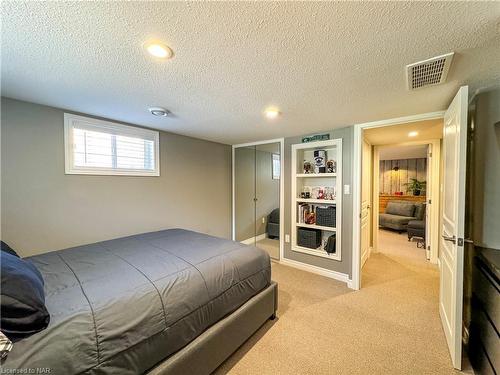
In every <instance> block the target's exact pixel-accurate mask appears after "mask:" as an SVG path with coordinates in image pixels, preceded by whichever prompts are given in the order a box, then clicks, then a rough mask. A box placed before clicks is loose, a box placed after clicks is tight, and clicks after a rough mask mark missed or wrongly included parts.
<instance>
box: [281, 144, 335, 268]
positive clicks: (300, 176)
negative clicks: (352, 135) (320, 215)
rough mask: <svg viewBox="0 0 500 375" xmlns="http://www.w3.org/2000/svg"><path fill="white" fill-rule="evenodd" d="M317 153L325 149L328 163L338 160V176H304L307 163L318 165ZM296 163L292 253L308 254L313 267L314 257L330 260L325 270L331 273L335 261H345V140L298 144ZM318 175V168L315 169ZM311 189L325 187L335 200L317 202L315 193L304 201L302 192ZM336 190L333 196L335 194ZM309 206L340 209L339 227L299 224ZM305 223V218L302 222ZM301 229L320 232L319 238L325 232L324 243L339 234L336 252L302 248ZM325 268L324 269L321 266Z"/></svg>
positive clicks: (293, 165) (293, 169)
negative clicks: (316, 163) (343, 242)
mask: <svg viewBox="0 0 500 375" xmlns="http://www.w3.org/2000/svg"><path fill="white" fill-rule="evenodd" d="M315 150H324V151H326V155H325V158H326V160H334V161H336V163H337V165H336V167H337V169H336V170H335V172H336V173H303V172H304V169H303V167H304V161H305V160H306V161H309V162H310V163H311V165H313V164H314V162H313V160H314V151H315ZM291 156H292V160H291V172H292V180H291V183H292V184H291V199H290V201H289V202H290V204H291V207H290V208H291V215H290V224H289V225H290V226H291V228H292V230H291V233H290V236H291V241H290V242H291V250H292V251H297V252H300V253H303V254H306V255H305V256H303V257H302V259H303V260H304V262H305V263H308V264H311V263H314V259H312V256H316V257H321V258H323V259H329V260H330V262H328V261H326V262H324V263H323V264H325V269H328V270H329V271H331V270H332V269H335V266H334V265H333V263H332V262H333V261H341V260H342V250H343V249H342V246H341V244H342V234H343V233H342V199H343V194H342V191H343V190H342V167H343V165H342V139H341V138H338V139H329V140H323V141H317V142H310V143H298V144H293V145H292V155H291ZM316 171H317V170H316ZM311 172H314V169H313V170H311ZM305 186H308V187H310V188H311V191H313V190H312V189H314V188H322V189H324V190H323V191H324V193H325V195H323V197H327V196H328V197H329V198H333V199H317V198H316V197H318V195H316V194H314V195H312V194H311V196H310V198H300V194H301V191H303V189H304V187H305ZM327 188H333V191H335V192H336V196H335V195H326V190H325V189H327ZM333 191H332V193H333ZM305 204H309V205H314V206H319V207H321V206H324V207H327V206H330V207H332V206H333V207H335V209H336V217H335V219H336V220H335V222H336V225H335V227H328V226H323V225H316V224H305V223H298V221H299V216H298V214H299V213H300V211H301V209H300V208H301V207H302V206H303V205H305ZM300 220H303V219H300ZM301 228H304V229H305V228H307V229H314V230H318V232H319V233H318V235H319V234H320V233H321V243H322V244H324V243H326V242H325V241H327V240H328V238H329V237H330V236H331V235H333V234H335V237H336V253H335V254H328V253H327V252H326V251H325V250H324V249H323V247H322V246H321V247H319V248H317V249H309V248H307V247H302V246H299V245H298V243H297V239H298V232H299V229H301ZM328 263H330V264H331V265H332V267H333V268H332V267H330V266H327V265H326V264H328ZM320 268H322V267H320Z"/></svg>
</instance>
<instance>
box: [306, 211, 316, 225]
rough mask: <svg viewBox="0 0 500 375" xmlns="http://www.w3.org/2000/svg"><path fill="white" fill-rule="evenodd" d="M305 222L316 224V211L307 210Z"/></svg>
mask: <svg viewBox="0 0 500 375" xmlns="http://www.w3.org/2000/svg"><path fill="white" fill-rule="evenodd" d="M304 222H305V223H306V224H316V213H315V212H314V211H309V212H306V216H305V218H304Z"/></svg>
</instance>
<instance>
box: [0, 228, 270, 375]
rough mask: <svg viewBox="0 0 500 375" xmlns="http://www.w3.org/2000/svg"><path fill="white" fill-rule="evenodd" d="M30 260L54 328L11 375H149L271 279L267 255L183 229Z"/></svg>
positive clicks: (21, 346)
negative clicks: (29, 372)
mask: <svg viewBox="0 0 500 375" xmlns="http://www.w3.org/2000/svg"><path fill="white" fill-rule="evenodd" d="M28 259H29V260H31V261H32V262H33V263H34V264H35V265H36V267H37V268H38V269H39V270H40V272H41V273H42V275H43V278H44V280H45V293H46V305H47V308H48V310H49V312H50V315H51V322H50V324H49V327H48V328H47V329H46V330H44V331H42V332H39V333H37V334H35V335H33V336H31V337H28V338H27V339H24V340H21V341H18V342H16V343H15V344H14V348H13V350H12V351H11V352H10V354H9V356H8V357H7V359H6V360H5V362H4V363H2V370H3V371H6V370H7V369H45V368H48V369H50V373H51V374H65V375H69V374H80V373H89V374H141V373H143V372H145V371H147V370H148V369H150V368H152V367H153V366H154V365H155V364H157V363H158V362H160V361H162V360H164V359H165V358H167V357H169V356H170V355H172V354H173V353H175V352H176V351H178V350H179V349H181V348H182V347H184V346H185V345H187V344H188V343H189V342H191V341H192V340H193V339H194V338H196V337H197V336H198V335H200V334H201V333H202V332H203V331H205V330H206V329H207V328H208V327H210V326H211V325H213V324H215V323H216V322H217V321H219V320H220V319H222V318H223V317H224V316H226V315H228V314H230V313H231V312H233V311H234V310H236V309H237V308H238V307H240V306H241V305H242V304H244V303H245V302H246V301H247V300H249V299H250V298H251V297H253V296H254V295H256V294H257V293H258V292H259V291H261V290H262V289H264V288H265V287H267V286H268V285H269V284H270V281H271V268H270V260H269V256H268V255H267V253H265V252H264V251H262V250H259V249H257V248H254V247H250V246H246V245H242V244H240V243H237V242H233V241H228V240H224V239H220V238H216V237H211V236H208V235H204V234H200V233H196V232H191V231H187V230H182V229H171V230H164V231H160V232H153V233H146V234H141V235H136V236H130V237H125V238H119V239H115V240H110V241H104V242H99V243H95V244H91V245H85V246H79V247H75V248H71V249H66V250H60V251H54V252H50V253H46V254H42V255H38V256H34V257H31V258H28ZM4 369H5V370H4Z"/></svg>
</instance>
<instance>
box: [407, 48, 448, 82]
mask: <svg viewBox="0 0 500 375" xmlns="http://www.w3.org/2000/svg"><path fill="white" fill-rule="evenodd" d="M453 54H454V53H453V52H451V53H447V54H446V55H442V56H437V57H433V58H431V59H427V60H424V61H419V62H417V63H414V64H410V65H406V83H407V86H408V90H416V89H419V88H421V87H426V86H431V85H439V84H440V83H443V82H444V81H446V76H447V75H448V70H449V69H450V65H451V61H452V59H453Z"/></svg>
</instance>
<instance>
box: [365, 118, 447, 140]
mask: <svg viewBox="0 0 500 375" xmlns="http://www.w3.org/2000/svg"><path fill="white" fill-rule="evenodd" d="M413 131H416V132H417V133H418V134H417V136H416V137H409V136H408V133H409V132H413ZM363 135H364V137H365V138H366V140H367V141H368V142H370V143H371V144H372V145H374V146H380V145H393V144H398V143H405V142H415V141H428V140H431V139H441V138H443V120H442V119H437V120H425V121H416V122H412V123H409V124H401V125H392V126H384V127H380V128H373V129H367V130H365V131H364V132H363Z"/></svg>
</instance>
